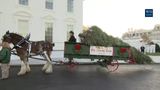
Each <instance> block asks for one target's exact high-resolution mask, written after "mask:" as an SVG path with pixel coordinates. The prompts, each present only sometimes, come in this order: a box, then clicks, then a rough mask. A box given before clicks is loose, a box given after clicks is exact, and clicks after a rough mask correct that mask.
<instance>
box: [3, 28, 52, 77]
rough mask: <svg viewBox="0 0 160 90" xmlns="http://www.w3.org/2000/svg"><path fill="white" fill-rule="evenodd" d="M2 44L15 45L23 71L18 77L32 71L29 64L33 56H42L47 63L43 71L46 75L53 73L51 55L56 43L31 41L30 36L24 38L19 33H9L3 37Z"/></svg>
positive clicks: (21, 70)
mask: <svg viewBox="0 0 160 90" xmlns="http://www.w3.org/2000/svg"><path fill="white" fill-rule="evenodd" d="M2 42H8V43H11V44H13V45H14V47H13V48H12V49H15V51H16V54H17V55H18V56H19V57H20V60H21V69H20V71H19V72H18V73H17V75H25V74H26V73H28V72H30V71H31V68H30V66H29V63H28V57H29V56H32V55H41V56H42V57H44V58H45V59H46V60H47V61H46V63H45V64H44V66H43V68H42V71H43V72H45V73H52V72H53V68H52V60H51V57H50V55H51V53H52V51H53V46H54V43H51V42H48V41H29V36H27V37H23V36H21V35H19V34H17V33H10V32H9V31H7V32H6V33H5V34H4V36H3V37H2Z"/></svg>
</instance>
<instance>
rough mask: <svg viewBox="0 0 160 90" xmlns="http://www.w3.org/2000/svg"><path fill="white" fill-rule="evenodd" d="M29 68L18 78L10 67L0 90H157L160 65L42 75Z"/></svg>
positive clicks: (78, 69)
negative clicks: (108, 70)
mask: <svg viewBox="0 0 160 90" xmlns="http://www.w3.org/2000/svg"><path fill="white" fill-rule="evenodd" d="M31 68H32V72H31V73H28V74H27V75H25V76H21V77H18V76H16V73H17V72H18V70H19V66H12V67H11V71H10V78H9V79H8V80H0V90H160V65H145V66H144V65H143V66H142V65H120V67H119V69H118V70H117V71H115V72H113V73H108V72H107V71H106V70H105V69H104V68H101V67H99V66H98V65H79V66H77V67H76V68H74V69H68V68H67V67H66V66H58V65H57V66H54V73H52V74H50V75H46V74H44V73H42V72H41V66H31Z"/></svg>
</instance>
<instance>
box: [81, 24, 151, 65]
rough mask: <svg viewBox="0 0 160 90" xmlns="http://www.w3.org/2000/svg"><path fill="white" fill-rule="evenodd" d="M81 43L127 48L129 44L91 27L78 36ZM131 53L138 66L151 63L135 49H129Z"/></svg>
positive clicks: (147, 57)
mask: <svg viewBox="0 0 160 90" xmlns="http://www.w3.org/2000/svg"><path fill="white" fill-rule="evenodd" d="M79 37H80V38H81V42H82V43H85V44H87V45H94V46H129V44H127V43H125V42H123V41H122V40H121V39H119V38H114V37H112V36H110V35H108V34H107V33H105V32H103V31H102V30H101V29H100V28H99V27H97V26H92V27H91V28H89V30H85V31H84V32H83V33H80V34H79ZM131 53H132V57H133V59H134V60H135V61H136V63H138V64H145V63H152V62H153V61H152V60H151V58H150V57H149V56H147V55H145V54H143V53H141V52H140V51H138V50H137V49H136V48H134V47H131Z"/></svg>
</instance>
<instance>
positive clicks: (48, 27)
mask: <svg viewBox="0 0 160 90" xmlns="http://www.w3.org/2000/svg"><path fill="white" fill-rule="evenodd" d="M52 37H53V23H46V24H45V40H46V41H49V42H52Z"/></svg>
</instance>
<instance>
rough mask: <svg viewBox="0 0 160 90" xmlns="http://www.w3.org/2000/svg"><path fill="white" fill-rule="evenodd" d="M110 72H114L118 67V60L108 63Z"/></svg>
mask: <svg viewBox="0 0 160 90" xmlns="http://www.w3.org/2000/svg"><path fill="white" fill-rule="evenodd" d="M106 67H107V69H108V70H109V72H114V71H116V70H117V69H118V67H119V63H118V61H117V60H112V61H111V62H110V63H109V64H107V65H106Z"/></svg>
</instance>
